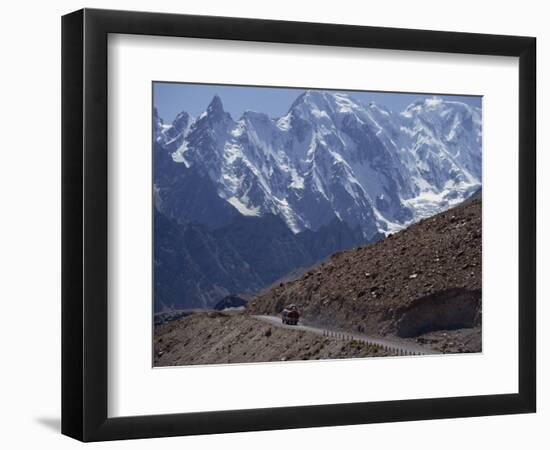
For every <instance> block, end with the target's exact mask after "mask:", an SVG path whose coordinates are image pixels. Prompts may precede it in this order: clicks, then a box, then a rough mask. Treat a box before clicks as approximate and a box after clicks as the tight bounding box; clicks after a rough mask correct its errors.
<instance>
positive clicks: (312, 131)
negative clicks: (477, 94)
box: [154, 91, 481, 239]
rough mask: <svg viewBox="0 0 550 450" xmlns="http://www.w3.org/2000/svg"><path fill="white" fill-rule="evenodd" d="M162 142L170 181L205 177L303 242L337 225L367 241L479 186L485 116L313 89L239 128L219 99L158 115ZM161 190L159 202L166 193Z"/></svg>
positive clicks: (459, 106)
mask: <svg viewBox="0 0 550 450" xmlns="http://www.w3.org/2000/svg"><path fill="white" fill-rule="evenodd" d="M154 140H155V142H156V143H157V144H158V146H159V147H160V149H161V150H160V153H161V156H163V157H164V156H165V155H167V154H169V155H171V164H172V165H173V167H172V168H170V173H171V174H173V177H172V178H170V179H168V180H167V179H166V177H164V178H163V180H164V181H163V183H164V184H167V185H170V186H172V185H173V184H174V183H177V180H179V179H181V177H182V176H183V175H182V174H184V173H189V171H192V172H196V173H197V174H200V176H201V177H205V178H207V179H209V180H210V182H211V183H213V185H214V186H215V190H216V192H217V195H218V196H219V197H220V198H221V199H223V200H224V201H225V202H227V203H228V204H229V205H231V206H232V207H233V208H235V209H236V210H237V211H238V213H240V214H241V215H244V216H264V215H266V214H274V215H276V216H279V217H280V218H281V219H283V220H284V222H285V223H286V224H287V226H288V227H289V228H290V229H291V230H292V231H293V232H294V233H298V232H301V231H304V230H306V229H310V230H318V229H319V228H321V227H322V226H324V225H327V224H329V223H331V221H333V220H334V219H335V218H337V219H339V220H341V221H343V222H345V223H346V224H347V225H348V226H349V227H351V228H352V229H360V230H361V231H362V233H363V235H364V236H365V238H367V239H368V238H371V237H374V236H376V235H377V234H378V233H379V232H383V233H388V232H392V231H396V230H398V229H400V228H403V227H404V226H407V225H408V224H410V223H412V222H414V221H416V220H419V219H420V218H422V217H426V216H429V215H433V214H435V213H437V212H439V211H441V210H443V209H446V208H448V207H450V206H452V205H454V204H457V203H459V202H461V201H463V200H464V199H465V198H467V197H468V196H469V195H470V194H471V193H472V192H474V191H475V190H477V189H478V188H479V187H480V185H481V110H480V109H479V108H475V107H472V106H469V105H466V104H464V103H460V102H453V101H447V100H443V99H441V98H437V97H434V98H431V99H426V100H419V101H417V102H415V103H413V104H411V105H410V106H409V107H407V108H406V109H405V111H403V112H401V113H394V112H392V111H390V110H388V109H386V108H385V107H383V106H381V105H378V104H375V103H370V104H368V105H365V104H363V103H361V102H359V101H357V100H355V99H353V97H351V96H349V95H346V94H342V93H332V92H326V91H305V92H304V93H302V94H301V95H300V96H299V97H298V98H297V99H296V100H295V101H294V103H293V104H292V105H291V107H290V109H289V111H288V113H287V114H286V115H284V116H283V117H279V118H270V117H269V116H267V115H266V114H263V113H261V112H253V111H246V112H245V113H244V114H243V116H242V117H241V118H240V119H238V120H234V119H233V118H232V117H231V116H230V114H228V113H227V112H225V111H224V109H223V104H222V101H221V99H220V98H219V97H217V96H215V97H214V98H213V99H212V101H211V103H210V105H209V106H208V108H207V110H206V111H205V112H203V113H202V114H201V115H200V116H199V117H197V118H196V119H192V118H190V116H189V115H188V114H187V113H185V112H182V113H180V114H179V115H178V116H177V117H176V119H175V121H174V123H173V124H172V125H169V126H166V125H165V124H163V122H162V120H161V119H160V118H158V115H157V114H156V111H155V114H154ZM158 167H159V168H162V170H165V166H160V165H159V166H158ZM178 167H180V168H181V170H180V169H178ZM159 170H160V169H159ZM159 178H161V177H155V179H156V180H157V179H159ZM156 187H157V188H158V192H159V195H160V196H161V197H162V195H163V194H162V193H163V192H167V190H168V188H167V186H164V191H163V186H156ZM188 195H193V193H192V192H189V193H188ZM160 200H161V201H162V203H163V205H164V206H166V201H165V200H164V199H160ZM171 201H177V199H175V200H171ZM176 219H178V218H177V217H176Z"/></svg>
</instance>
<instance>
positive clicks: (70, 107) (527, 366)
mask: <svg viewBox="0 0 550 450" xmlns="http://www.w3.org/2000/svg"><path fill="white" fill-rule="evenodd" d="M110 33H121V34H135V35H150V36H178V37H193V38H209V39H222V40H239V41H259V42H278V43H290V44H310V45H325V46H341V47H368V48H377V49H392V50H414V51H429V52H447V53H465V54H477V55H502V56H515V57H518V58H519V105H518V108H519V142H518V151H519V291H518V292H517V296H518V305H519V323H518V327H519V386H518V392H517V393H508V394H499V395H480V396H470V397H453V398H430V399H418V400H400V401H378V402H366V403H347V404H337V405H312V406H299V407H298V406H296V407H295V406H289V407H278V408H264V409H249V410H234V411H212V412H199V413H182V414H169V415H152V416H151V415H145V416H134V417H117V418H109V417H108V416H107V394H108V383H107V364H108V361H107V317H108V313H107V301H108V299H107V264H108V263H107V248H108V247H107V245H108V240H107V194H108V183H107V98H108V92H107V37H108V35H109V34H110ZM535 91H536V39H535V38H533V37H518V36H502V35H487V34H471V33H457V32H439V31H423V30H410V29H394V28H377V27H363V26H349V25H333V24H320V23H300V22H285V21H271V20H257V19H243V18H227V17H207V16H190V15H173V14H157V13H144V12H128V11H108V10H94V9H84V10H80V11H76V12H74V13H71V14H68V15H66V16H64V17H63V18H62V433H63V434H66V435H68V436H71V437H73V438H76V439H79V440H82V441H102V440H113V439H131V438H148V437H161V436H177V435H192V434H212V433H228V432H239V431H255V430H274V429H283V428H300V427H320V426H330V425H350V424H363V423H377V422H397V421H407V420H425V419H438V418H453V417H467V416H486V415H497V414H515V413H530V412H535V408H536V320H535V318H536V289H535V284H536V283H535V282H536V278H535V264H536V258H535V256H536V249H535V246H536V237H535V236H536V235H535V231H536V192H535V186H536V155H535V146H536V104H535V100H536V99H535ZM510 295H513V294H512V293H511V294H510Z"/></svg>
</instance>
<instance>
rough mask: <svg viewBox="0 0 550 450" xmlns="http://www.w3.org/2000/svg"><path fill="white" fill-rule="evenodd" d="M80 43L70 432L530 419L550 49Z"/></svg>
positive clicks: (463, 41) (96, 34) (214, 25)
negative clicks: (542, 117)
mask: <svg viewBox="0 0 550 450" xmlns="http://www.w3.org/2000/svg"><path fill="white" fill-rule="evenodd" d="M62 31H63V39H62V51H63V53H62V55H63V61H62V63H63V67H62V74H63V82H62V85H63V86H62V87H63V99H62V104H63V149H62V151H63V156H62V164H63V168H62V173H63V198H62V202H63V220H62V223H63V233H62V234H63V249H62V253H63V275H62V276H63V299H62V300H63V308H62V314H63V317H62V326H63V333H62V344H63V348H62V357H63V360H62V374H63V383H62V388H63V389H62V413H63V414H62V432H63V433H64V434H66V435H69V436H71V437H74V438H77V439H80V440H83V441H97V440H112V439H128V438H144V437H159V436H175V435H189V434H207V433H224V432H236V431H252V430H268V429H281V428H299V427H314V426H329V425H345V424H359V423H373V422H391V421H403V420H421V419H436V418H449V417H465V416H478V415H495V414H512V413H526V412H534V411H535V404H536V380H535V374H536V361H535V354H536V348H535V325H536V322H535V217H536V211H535V164H536V161H535V136H536V114H535V111H536V108H535V88H536V83H535V82H536V80H535V55H536V50H535V49H536V47H535V39H534V38H530V37H516V36H495V35H483V34H467V33H455V32H436V31H421V30H403V29H389V28H374V27H358V26H348V25H332V24H316V23H298V22H282V21H266V20H256V19H254V20H252V19H240V18H223V17H204V16H186V15H170V14H156V13H140V12H122V11H105V10H89V9H85V10H81V11H77V12H75V13H72V14H69V15H67V16H64V17H63V30H62Z"/></svg>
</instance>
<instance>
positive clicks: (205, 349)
mask: <svg viewBox="0 0 550 450" xmlns="http://www.w3.org/2000/svg"><path fill="white" fill-rule="evenodd" d="M386 355H387V353H386V352H384V351H383V350H381V349H380V348H376V347H374V346H371V345H368V344H364V343H362V342H357V341H339V340H336V339H330V338H325V337H323V336H318V335H315V334H312V333H308V332H305V331H299V330H289V329H285V328H278V327H272V326H270V325H269V324H266V323H263V322H260V321H259V320H257V319H254V318H252V317H249V316H246V315H242V314H224V313H219V312H215V313H212V312H210V313H206V312H205V313H198V314H193V315H191V316H188V317H184V318H182V319H179V320H176V321H172V322H169V323H166V324H163V325H160V326H156V327H155V330H154V354H153V359H154V365H155V367H160V366H179V365H192V364H226V363H245V362H268V361H291V360H313V359H334V358H364V357H367V356H386Z"/></svg>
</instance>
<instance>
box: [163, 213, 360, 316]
mask: <svg viewBox="0 0 550 450" xmlns="http://www.w3.org/2000/svg"><path fill="white" fill-rule="evenodd" d="M154 221H155V222H154V226H155V242H154V252H155V254H154V260H155V266H154V273H155V279H154V286H155V311H162V310H166V309H185V308H207V307H212V306H214V305H216V304H217V303H218V302H219V301H220V300H221V299H223V298H224V297H225V296H227V295H230V294H233V293H253V292H256V291H258V290H259V289H261V288H263V287H265V286H269V285H270V284H271V283H273V282H274V281H276V280H278V279H279V278H281V277H283V276H285V275H287V274H288V273H289V272H291V271H292V270H294V269H297V268H300V267H307V266H310V265H312V264H314V263H315V262H317V261H318V260H320V259H322V258H324V257H326V256H328V255H330V254H331V253H334V252H335V251H338V250H341V249H343V248H350V247H353V246H355V245H359V244H360V243H362V242H364V238H363V235H362V234H361V232H360V231H358V230H355V231H354V230H351V229H349V228H348V227H347V226H346V225H345V224H344V223H343V222H340V221H334V222H333V223H331V224H329V225H328V226H326V227H322V228H321V229H320V230H318V231H316V232H312V231H308V232H304V233H298V234H294V233H292V231H290V229H289V228H288V227H287V226H286V224H285V223H284V222H283V221H282V220H281V219H280V218H278V217H277V216H273V215H266V216H265V217H245V216H239V217H236V218H235V219H234V220H233V221H232V222H230V223H229V224H228V225H226V226H223V227H220V228H217V229H215V230H212V229H209V228H208V227H207V226H205V225H202V224H197V223H187V224H177V223H175V222H174V221H173V220H172V219H169V218H167V217H166V216H165V215H164V214H162V213H161V212H159V211H158V210H157V211H155V217H154Z"/></svg>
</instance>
